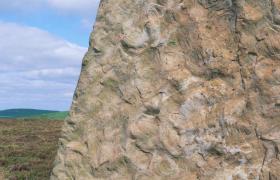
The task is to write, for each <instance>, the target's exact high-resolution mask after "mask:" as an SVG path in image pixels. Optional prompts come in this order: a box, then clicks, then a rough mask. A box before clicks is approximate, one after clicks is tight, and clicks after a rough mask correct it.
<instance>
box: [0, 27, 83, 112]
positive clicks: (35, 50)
mask: <svg viewBox="0 0 280 180" xmlns="http://www.w3.org/2000/svg"><path fill="white" fill-rule="evenodd" d="M86 50H87V48H85V47H81V46H79V45H76V44H73V43H70V42H68V41H65V40H63V39H60V38H58V37H55V36H53V35H52V34H50V33H48V32H46V31H44V30H41V29H38V28H33V27H29V26H23V25H18V24H15V23H6V22H0V61H1V66H0V87H1V91H0V108H2V107H24V106H27V105H30V107H32V106H33V105H34V107H35V102H37V104H36V107H38V106H41V107H42V108H48V109H50V107H48V106H50V105H51V104H52V105H53V107H54V108H51V109H56V108H66V106H67V105H69V104H70V101H71V99H70V98H69V92H74V89H75V86H76V81H77V79H78V76H79V72H80V65H81V61H82V58H83V56H84V54H85V52H86ZM8 94H11V95H12V96H9V95H8ZM65 94H68V98H67V96H65ZM26 103H28V104H26Z"/></svg>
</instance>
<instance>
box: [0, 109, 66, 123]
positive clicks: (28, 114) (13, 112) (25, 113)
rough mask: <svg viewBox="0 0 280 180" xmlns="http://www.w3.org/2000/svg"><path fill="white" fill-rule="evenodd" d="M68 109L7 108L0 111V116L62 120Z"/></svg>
mask: <svg viewBox="0 0 280 180" xmlns="http://www.w3.org/2000/svg"><path fill="white" fill-rule="evenodd" d="M67 115H68V111H49V110H38V109H8V110H2V111H0V118H2V119H3V118H8V119H47V120H64V119H65V118H66V117H67Z"/></svg>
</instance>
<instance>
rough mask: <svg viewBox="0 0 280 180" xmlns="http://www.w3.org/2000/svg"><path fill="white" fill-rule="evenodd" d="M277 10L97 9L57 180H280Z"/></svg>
mask: <svg viewBox="0 0 280 180" xmlns="http://www.w3.org/2000/svg"><path fill="white" fill-rule="evenodd" d="M279 32H280V0H115V1H113V0H102V1H101V4H100V9H99V15H98V18H97V22H96V24H95V28H94V32H93V33H92V35H91V38H90V47H89V50H88V52H87V54H86V56H85V58H84V60H83V67H82V72H81V77H80V81H79V84H78V88H77V90H76V93H75V97H74V100H73V105H72V110H71V115H70V117H69V118H68V119H67V120H66V124H65V126H64V130H63V137H62V138H61V140H60V148H59V151H58V155H57V159H56V162H55V167H54V170H53V173H52V176H51V179H52V180H56V179H59V180H68V179H76V180H91V179H113V180H115V179H116V180H118V179H120V180H125V179H136V180H146V179H155V180H157V179H168V180H169V179H185V180H192V179H201V180H203V179H205V180H206V179H207V180H208V179H213V180H219V179H271V180H276V179H279V178H280V160H279V158H280V157H279V150H280V33H279Z"/></svg>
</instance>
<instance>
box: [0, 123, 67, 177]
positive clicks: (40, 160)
mask: <svg viewBox="0 0 280 180" xmlns="http://www.w3.org/2000/svg"><path fill="white" fill-rule="evenodd" d="M62 124H63V121H54V120H53V121H50V120H7V119H5V120H3V119H2V120H1V119H0V179H2V178H3V177H1V174H2V176H3V174H4V175H5V178H7V179H11V180H44V179H49V175H50V171H51V167H52V163H53V161H54V158H55V155H56V150H57V144H58V138H59V136H60V130H61V126H62ZM1 169H2V171H4V172H1Z"/></svg>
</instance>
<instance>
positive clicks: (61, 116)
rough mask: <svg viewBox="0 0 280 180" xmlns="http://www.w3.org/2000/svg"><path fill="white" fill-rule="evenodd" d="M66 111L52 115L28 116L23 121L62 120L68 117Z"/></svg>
mask: <svg viewBox="0 0 280 180" xmlns="http://www.w3.org/2000/svg"><path fill="white" fill-rule="evenodd" d="M68 114H69V112H68V111H62V112H53V113H46V114H40V115H35V116H28V117H24V118H25V119H27V118H30V119H48V120H64V119H65V118H66V117H67V116H68Z"/></svg>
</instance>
